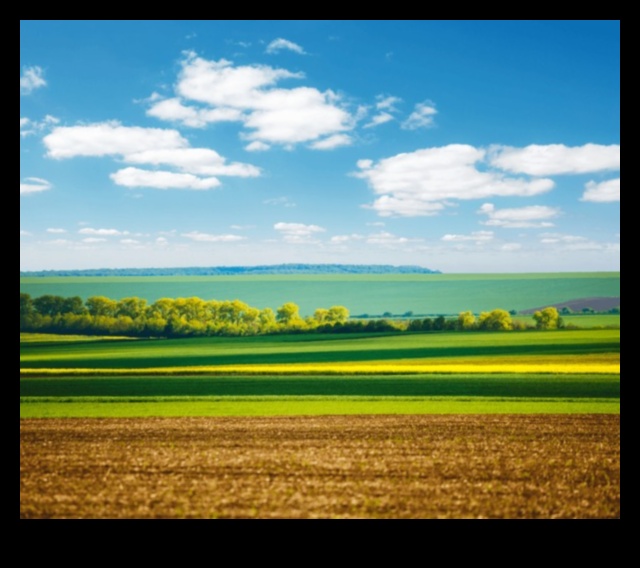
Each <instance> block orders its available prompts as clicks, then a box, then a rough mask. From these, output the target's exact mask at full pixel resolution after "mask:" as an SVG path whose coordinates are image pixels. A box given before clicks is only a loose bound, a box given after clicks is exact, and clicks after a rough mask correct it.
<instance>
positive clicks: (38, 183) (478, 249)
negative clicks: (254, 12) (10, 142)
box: [20, 20, 620, 272]
mask: <svg viewBox="0 0 640 568" xmlns="http://www.w3.org/2000/svg"><path fill="white" fill-rule="evenodd" d="M287 262H309V263H379V264H415V265H421V266H426V267H429V268H433V269H439V270H442V271H444V272H541V271H544V272H546V271H591V270H619V267H620V24H619V22H618V21H571V20H565V21H437V20H436V21H433V20H431V21H398V20H388V21H322V20H320V21H258V20H256V21H224V20H217V21H189V20H178V21H146V20H137V21H106V20H100V21H96V20H93V21H64V20H26V21H25V20H23V21H21V22H20V269H21V270H41V269H82V268H100V267H162V266H216V265H227V266H228V265H256V264H275V263H287Z"/></svg>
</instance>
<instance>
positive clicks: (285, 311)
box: [276, 302, 300, 325]
mask: <svg viewBox="0 0 640 568" xmlns="http://www.w3.org/2000/svg"><path fill="white" fill-rule="evenodd" d="M299 319H300V308H299V307H298V305H297V304H294V303H293V302H287V303H286V304H283V305H282V306H280V307H279V308H278V310H277V311H276V320H278V322H279V323H281V324H284V325H291V324H292V323H295V322H297V321H298V320H299Z"/></svg>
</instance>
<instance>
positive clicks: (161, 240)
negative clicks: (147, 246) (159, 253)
mask: <svg viewBox="0 0 640 568" xmlns="http://www.w3.org/2000/svg"><path fill="white" fill-rule="evenodd" d="M156 244H157V245H159V246H166V245H168V244H169V240H168V239H167V238H166V237H158V238H157V239H156Z"/></svg>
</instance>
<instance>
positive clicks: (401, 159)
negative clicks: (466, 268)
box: [354, 144, 554, 216]
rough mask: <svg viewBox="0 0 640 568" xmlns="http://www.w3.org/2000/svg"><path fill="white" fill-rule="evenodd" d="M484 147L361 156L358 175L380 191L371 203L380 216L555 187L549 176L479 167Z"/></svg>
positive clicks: (419, 213) (433, 209)
mask: <svg viewBox="0 0 640 568" xmlns="http://www.w3.org/2000/svg"><path fill="white" fill-rule="evenodd" d="M485 157H486V151H485V150H483V149H480V148H474V147H473V146H469V145H466V144H450V145H448V146H442V147H434V148H425V149H421V150H416V151H415V152H408V153H403V154H397V155H396V156H392V157H390V158H386V159H383V160H379V161H378V162H377V163H374V162H373V161H372V160H359V161H358V163H357V165H358V167H359V168H360V171H359V172H357V173H355V174H354V175H355V176H356V177H359V178H363V179H365V180H367V182H368V183H369V185H370V187H371V188H372V189H373V192H374V193H375V194H376V195H379V196H380V197H378V198H377V199H376V200H375V201H374V203H373V205H372V206H371V207H372V208H373V209H375V210H376V211H378V213H379V214H380V215H382V216H390V215H401V216H424V215H435V214H437V213H438V212H440V211H441V210H442V209H444V207H445V206H446V205H450V204H451V203H450V202H449V201H448V200H454V199H455V200H466V199H486V198H487V197H492V196H531V195H538V194H540V193H544V192H546V191H549V190H550V189H552V188H553V186H554V183H553V181H552V180H550V179H546V178H542V179H534V180H526V179H522V178H514V177H508V176H506V175H505V174H503V173H500V172H495V171H480V170H479V169H478V168H477V167H476V164H477V163H482V162H483V161H484V159H485Z"/></svg>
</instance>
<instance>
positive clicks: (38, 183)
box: [20, 177, 53, 195]
mask: <svg viewBox="0 0 640 568" xmlns="http://www.w3.org/2000/svg"><path fill="white" fill-rule="evenodd" d="M52 187H53V186H52V185H51V183H49V182H48V181H47V180H46V179H42V178H37V177H28V178H25V179H24V182H21V183H20V195H26V194H29V193H39V192H41V191H47V190H48V189H51V188H52Z"/></svg>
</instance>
